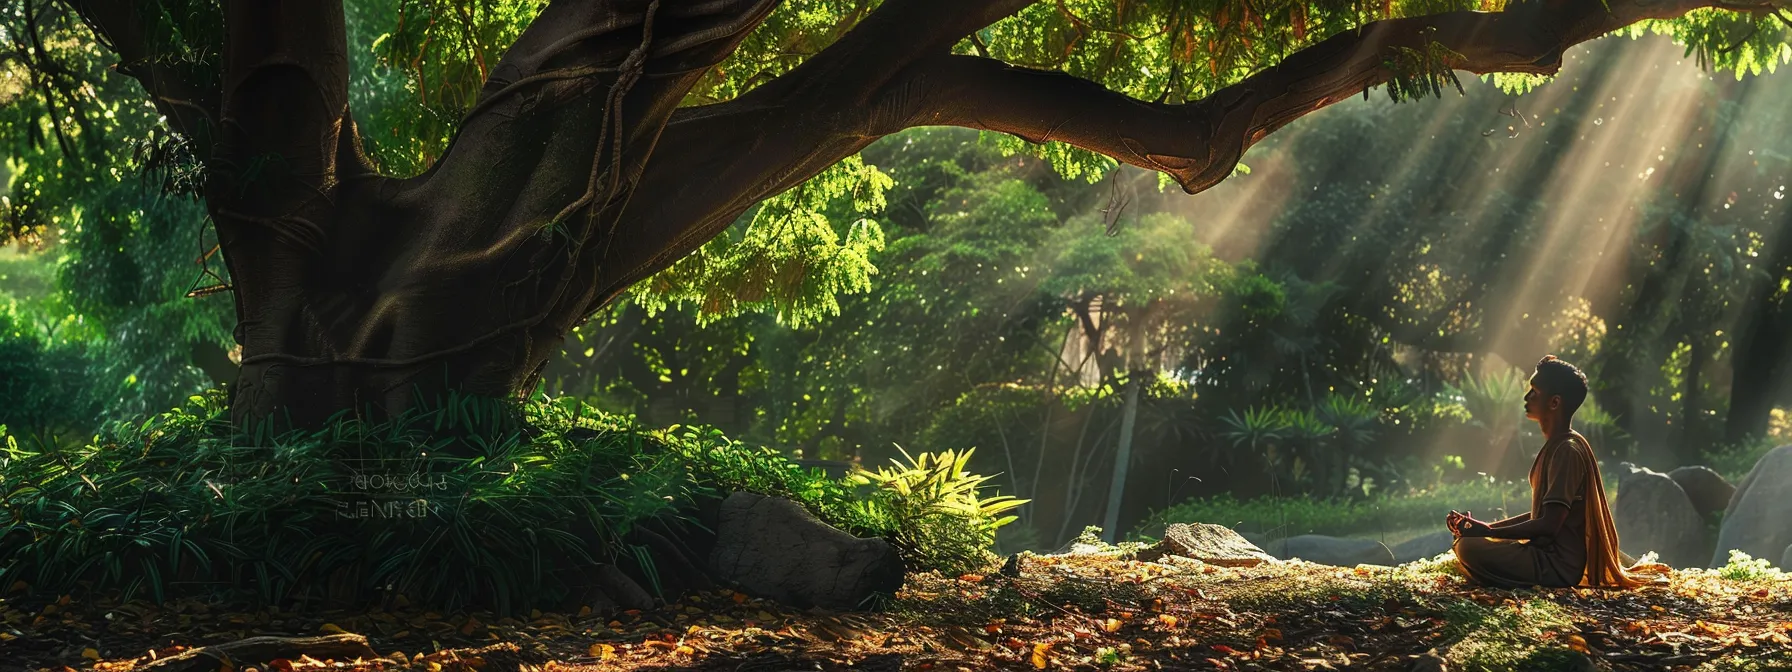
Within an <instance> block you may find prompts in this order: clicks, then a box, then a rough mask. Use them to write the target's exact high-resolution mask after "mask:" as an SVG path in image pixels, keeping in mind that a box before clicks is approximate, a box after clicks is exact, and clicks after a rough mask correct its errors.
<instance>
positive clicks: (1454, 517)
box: [1444, 510, 1493, 537]
mask: <svg viewBox="0 0 1792 672" xmlns="http://www.w3.org/2000/svg"><path fill="white" fill-rule="evenodd" d="M1469 513H1472V512H1458V511H1455V510H1451V511H1450V515H1447V516H1444V524H1445V525H1447V526H1449V528H1450V534H1452V535H1455V536H1456V537H1486V536H1491V535H1492V534H1493V528H1492V527H1490V526H1488V525H1487V523H1483V522H1481V521H1479V520H1475V519H1474V517H1473V516H1470V515H1469Z"/></svg>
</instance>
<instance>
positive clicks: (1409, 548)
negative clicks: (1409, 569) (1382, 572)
mask: <svg viewBox="0 0 1792 672" xmlns="http://www.w3.org/2000/svg"><path fill="white" fill-rule="evenodd" d="M1455 543H1456V535H1454V534H1450V531H1449V530H1443V531H1441V532H1432V533H1431V534H1427V535H1425V536H1422V537H1413V538H1411V539H1408V540H1406V541H1403V542H1400V543H1398V544H1395V545H1394V548H1393V549H1391V550H1393V551H1394V564H1396V565H1404V564H1406V563H1409V562H1412V561H1414V560H1430V559H1431V558H1435V557H1437V556H1438V554H1440V553H1443V552H1444V551H1447V550H1450V547H1451V546H1454V545H1455Z"/></svg>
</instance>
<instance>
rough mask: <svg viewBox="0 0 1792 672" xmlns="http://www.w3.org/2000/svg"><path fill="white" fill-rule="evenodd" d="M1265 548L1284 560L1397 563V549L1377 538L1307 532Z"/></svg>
mask: <svg viewBox="0 0 1792 672" xmlns="http://www.w3.org/2000/svg"><path fill="white" fill-rule="evenodd" d="M1264 550H1266V551H1269V554H1270V555H1273V556H1276V557H1278V558H1282V559H1284V560H1288V559H1293V558H1300V559H1302V560H1305V561H1307V562H1312V563H1318V564H1321V565H1336V566H1338V567H1355V566H1357V565H1393V564H1394V552H1393V551H1390V550H1388V547H1387V546H1386V545H1385V544H1382V543H1381V542H1379V541H1376V540H1374V539H1359V538H1355V537H1328V536H1325V535H1323V534H1303V535H1300V536H1298V537H1289V538H1287V539H1281V540H1277V541H1275V542H1272V543H1270V545H1269V546H1268V547H1267V548H1265V549H1264Z"/></svg>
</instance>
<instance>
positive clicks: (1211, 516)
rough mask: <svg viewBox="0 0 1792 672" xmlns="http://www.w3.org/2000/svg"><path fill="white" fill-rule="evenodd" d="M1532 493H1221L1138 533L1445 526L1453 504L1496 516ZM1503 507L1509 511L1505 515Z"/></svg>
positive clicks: (1494, 488) (1489, 489) (1163, 515)
mask: <svg viewBox="0 0 1792 672" xmlns="http://www.w3.org/2000/svg"><path fill="white" fill-rule="evenodd" d="M1530 498H1531V489H1530V486H1529V485H1527V484H1525V483H1519V482H1498V481H1493V480H1490V479H1483V480H1474V481H1468V482H1464V483H1455V484H1449V485H1442V486H1438V487H1434V488H1430V489H1427V490H1421V491H1417V492H1412V493H1406V494H1400V495H1386V496H1375V497H1371V498H1369V499H1362V500H1327V499H1319V498H1310V497H1260V498H1256V499H1249V500H1239V499H1236V498H1234V497H1232V496H1230V495H1219V496H1216V497H1209V498H1204V499H1194V500H1189V501H1185V502H1182V503H1180V504H1177V505H1175V506H1171V507H1169V508H1167V509H1164V510H1162V511H1159V512H1157V513H1155V514H1153V515H1151V516H1150V517H1148V518H1147V519H1146V520H1145V521H1144V522H1143V523H1140V525H1139V526H1138V528H1137V529H1136V531H1135V533H1134V535H1135V536H1141V535H1150V536H1155V535H1156V534H1158V533H1160V532H1161V531H1162V529H1163V528H1164V526H1165V525H1168V524H1170V523H1211V524H1215V525H1225V526H1227V527H1231V528H1234V529H1236V530H1238V531H1239V532H1241V533H1245V534H1274V535H1276V536H1284V535H1285V536H1295V535H1300V534H1311V533H1319V534H1328V535H1333V536H1345V535H1350V534H1362V533H1371V532H1383V531H1389V530H1401V529H1411V528H1416V527H1425V526H1441V525H1442V524H1443V519H1444V515H1445V514H1448V513H1449V512H1450V510H1451V509H1455V510H1458V511H1473V512H1475V516H1476V517H1477V518H1482V519H1484V520H1496V519H1498V518H1503V517H1506V516H1509V515H1513V514H1516V513H1521V512H1524V511H1528V510H1530V502H1531V499H1530ZM1502 511H1504V512H1506V513H1504V514H1501V513H1500V512H1502Z"/></svg>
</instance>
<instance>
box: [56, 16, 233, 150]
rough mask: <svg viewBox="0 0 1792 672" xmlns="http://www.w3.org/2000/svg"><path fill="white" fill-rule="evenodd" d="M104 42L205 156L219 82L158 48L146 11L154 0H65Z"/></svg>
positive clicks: (214, 122) (171, 123)
mask: <svg viewBox="0 0 1792 672" xmlns="http://www.w3.org/2000/svg"><path fill="white" fill-rule="evenodd" d="M65 1H66V2H68V3H69V4H71V5H72V6H73V7H74V9H75V11H76V12H77V13H78V14H80V16H81V20H82V21H83V22H85V23H86V24H87V27H88V28H89V29H91V30H92V31H93V34H94V36H95V37H97V38H98V39H99V41H100V43H101V44H102V45H103V46H104V47H106V48H107V49H108V50H110V51H111V52H112V53H114V54H117V55H118V58H119V62H118V66H117V69H118V71H119V72H121V73H123V74H125V75H126V76H128V77H131V78H132V79H135V80H137V81H138V82H140V83H142V84H143V89H144V90H145V91H148V92H149V95H150V99H151V100H152V101H153V102H154V103H155V106H156V110H157V111H158V112H161V113H162V115H163V116H165V117H167V118H168V125H169V126H170V127H172V128H173V129H174V130H175V131H176V132H178V133H180V134H181V135H184V136H187V137H188V138H190V139H192V140H193V142H194V144H195V145H196V146H198V147H200V148H202V149H201V152H200V155H201V156H204V155H206V154H207V153H208V152H207V151H206V150H208V149H209V148H210V146H211V141H212V138H213V135H214V132H215V131H216V130H217V129H216V126H217V121H218V115H219V100H220V92H219V90H218V87H217V86H216V83H215V82H212V83H207V82H202V81H198V78H196V77H194V76H193V74H192V73H187V72H182V71H181V69H180V68H178V67H177V66H176V63H177V62H179V60H180V59H179V58H177V56H178V57H183V58H184V57H190V56H188V55H171V54H162V53H158V50H157V49H156V47H155V35H154V34H153V22H151V21H149V20H146V19H145V17H144V16H143V11H144V10H145V9H147V8H149V7H151V6H152V4H151V3H143V2H136V1H134V0H65Z"/></svg>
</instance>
